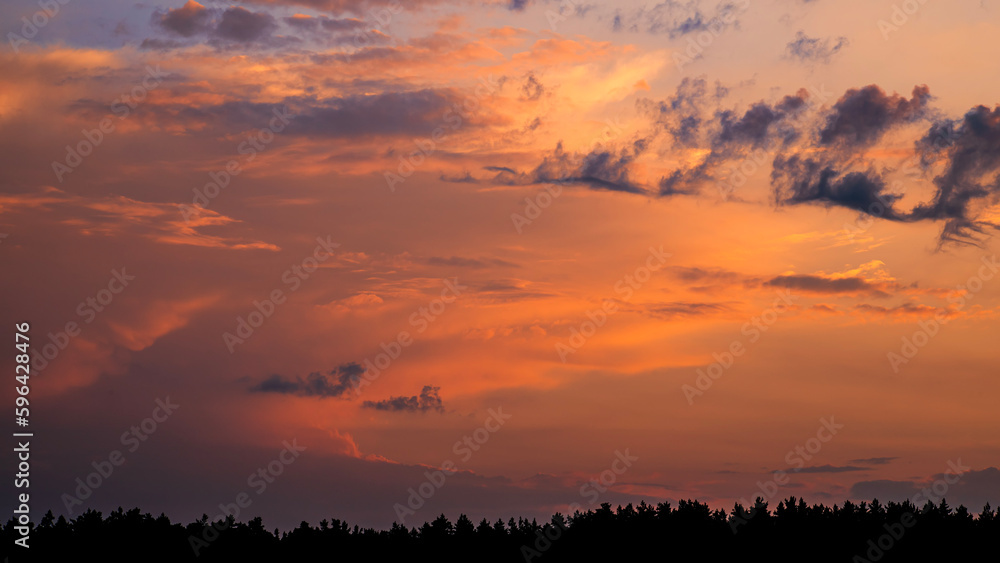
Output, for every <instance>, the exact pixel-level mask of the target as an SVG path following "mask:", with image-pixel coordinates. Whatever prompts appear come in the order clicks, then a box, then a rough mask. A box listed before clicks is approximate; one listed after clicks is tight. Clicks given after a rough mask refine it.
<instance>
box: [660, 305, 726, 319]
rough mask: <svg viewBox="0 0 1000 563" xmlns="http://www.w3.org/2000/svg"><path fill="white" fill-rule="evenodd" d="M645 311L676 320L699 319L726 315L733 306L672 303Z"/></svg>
mask: <svg viewBox="0 0 1000 563" xmlns="http://www.w3.org/2000/svg"><path fill="white" fill-rule="evenodd" d="M645 309H646V312H648V313H649V314H651V315H653V316H655V317H659V318H664V319H674V318H679V317H697V316H703V315H712V314H716V313H725V312H728V311H731V310H732V306H731V305H730V304H728V303H691V302H683V301H677V302H672V303H657V304H652V305H647V306H646V307H645Z"/></svg>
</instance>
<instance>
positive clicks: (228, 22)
mask: <svg viewBox="0 0 1000 563" xmlns="http://www.w3.org/2000/svg"><path fill="white" fill-rule="evenodd" d="M152 22H153V25H154V27H157V28H160V29H162V30H164V31H166V32H167V33H169V34H173V35H179V36H181V37H184V38H191V37H195V36H198V35H204V36H207V37H209V38H210V39H212V40H215V41H219V40H221V41H226V42H234V43H251V42H255V41H263V40H265V39H268V38H269V37H270V36H271V34H272V33H274V31H275V30H277V29H278V25H277V20H275V18H274V16H272V15H271V14H269V13H267V12H264V11H261V12H252V11H250V10H247V9H246V8H243V7H240V6H233V7H230V8H227V9H225V10H219V9H215V8H211V9H210V8H206V7H205V6H203V5H201V4H199V3H197V2H195V1H194V0H188V3H187V4H185V5H184V6H182V7H180V8H176V9H168V10H166V11H162V10H159V11H156V12H153V15H152ZM166 45H169V43H166V42H163V41H160V40H156V39H149V40H147V41H144V42H143V47H145V48H150V47H156V46H166ZM178 45H182V44H178Z"/></svg>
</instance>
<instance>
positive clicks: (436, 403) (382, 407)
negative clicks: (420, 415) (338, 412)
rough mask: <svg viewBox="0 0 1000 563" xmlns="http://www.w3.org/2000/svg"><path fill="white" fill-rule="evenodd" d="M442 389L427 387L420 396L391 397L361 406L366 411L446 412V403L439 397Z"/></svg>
mask: <svg viewBox="0 0 1000 563" xmlns="http://www.w3.org/2000/svg"><path fill="white" fill-rule="evenodd" d="M440 390H441V388H440V387H432V386H430V385H425V386H424V388H423V389H421V390H420V395H413V396H411V397H390V398H388V399H384V400H381V401H365V402H364V403H362V404H361V406H362V407H364V408H366V409H374V410H377V411H388V412H428V411H436V412H444V403H442V402H441V396H440V395H438V391H440Z"/></svg>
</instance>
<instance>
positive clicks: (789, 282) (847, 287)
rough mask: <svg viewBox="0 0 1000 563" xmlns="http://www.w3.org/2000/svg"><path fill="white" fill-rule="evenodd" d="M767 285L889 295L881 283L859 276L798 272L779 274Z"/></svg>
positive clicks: (810, 291)
mask: <svg viewBox="0 0 1000 563" xmlns="http://www.w3.org/2000/svg"><path fill="white" fill-rule="evenodd" d="M764 285H766V286H771V287H782V288H787V289H790V290H792V291H802V292H807V293H824V294H833V295H836V294H842V293H847V294H858V293H865V294H870V295H873V296H876V297H888V296H889V294H888V293H886V292H885V291H884V287H883V285H881V284H878V285H876V284H873V283H872V282H870V281H868V280H866V279H863V278H858V277H850V278H829V277H825V276H820V275H814V274H802V275H799V274H796V275H788V276H778V277H776V278H772V279H770V280H768V281H767V282H765V283H764Z"/></svg>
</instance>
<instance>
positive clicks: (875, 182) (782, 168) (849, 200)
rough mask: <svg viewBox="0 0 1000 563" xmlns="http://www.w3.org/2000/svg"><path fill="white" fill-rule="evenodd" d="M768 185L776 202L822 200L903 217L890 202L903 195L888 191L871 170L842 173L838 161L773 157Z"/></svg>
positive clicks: (883, 214) (793, 202)
mask: <svg viewBox="0 0 1000 563" xmlns="http://www.w3.org/2000/svg"><path fill="white" fill-rule="evenodd" d="M771 185H772V188H773V189H774V193H775V198H776V200H777V202H778V203H779V204H782V205H783V204H789V205H797V204H802V203H823V204H826V205H836V206H840V207H846V208H848V209H854V210H856V211H861V212H863V213H867V214H870V215H875V216H879V217H882V218H885V219H891V220H897V221H899V220H903V219H904V216H903V214H901V213H900V212H898V211H897V210H896V209H895V208H894V207H893V205H894V204H895V202H896V201H897V200H898V199H900V198H901V197H902V196H901V195H899V194H894V193H890V192H889V191H888V189H887V187H886V181H885V180H884V179H883V178H882V177H881V176H880V175H879V174H878V173H876V172H875V171H874V170H868V171H865V172H844V171H843V170H842V169H840V167H839V163H832V162H829V161H823V160H818V159H814V158H812V157H803V156H800V155H798V154H795V155H792V156H788V157H785V156H781V155H779V156H777V157H775V159H774V161H773V163H772V168H771Z"/></svg>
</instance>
